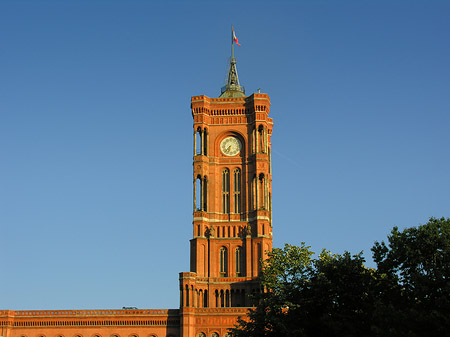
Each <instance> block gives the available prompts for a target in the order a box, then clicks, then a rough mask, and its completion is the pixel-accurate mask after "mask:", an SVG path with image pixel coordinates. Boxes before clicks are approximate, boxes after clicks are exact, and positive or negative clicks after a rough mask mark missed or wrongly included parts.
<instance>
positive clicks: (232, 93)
mask: <svg viewBox="0 0 450 337" xmlns="http://www.w3.org/2000/svg"><path fill="white" fill-rule="evenodd" d="M234 43H236V44H237V45H238V46H239V47H240V46H241V45H240V44H239V42H238V39H237V37H236V33H235V32H234V28H233V26H231V59H230V68H229V70H228V77H227V84H226V85H225V86H224V87H222V90H221V95H220V96H219V97H244V96H245V89H244V87H243V86H241V85H239V78H238V74H237V68H236V59H235V58H234Z"/></svg>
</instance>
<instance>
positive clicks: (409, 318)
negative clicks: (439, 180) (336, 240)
mask: <svg viewBox="0 0 450 337" xmlns="http://www.w3.org/2000/svg"><path fill="white" fill-rule="evenodd" d="M372 252H373V258H374V261H375V262H376V264H377V269H372V268H367V267H365V266H364V262H365V261H364V257H363V256H362V254H361V253H360V254H357V255H353V256H352V255H351V254H350V253H348V252H345V253H344V254H342V255H339V254H331V253H330V252H328V251H326V250H324V251H322V253H321V254H320V255H319V256H318V257H317V258H313V255H314V253H313V252H311V250H310V247H307V246H305V244H304V243H302V245H301V246H300V247H295V246H291V245H286V246H285V247H284V249H274V250H273V251H272V252H271V253H269V258H268V260H266V261H264V262H263V264H262V276H261V287H262V291H261V292H260V293H258V294H256V296H255V301H256V302H255V303H256V304H257V305H256V307H255V308H254V309H253V310H250V312H249V314H248V316H247V317H245V318H244V319H241V320H240V321H239V322H238V325H237V326H236V327H235V328H234V329H232V335H233V336H235V337H250V336H253V337H260V336H261V337H262V336H265V337H272V336H281V337H282V336H289V337H290V336H300V337H301V336H305V337H309V336H330V337H333V336H339V337H347V336H348V337H352V336H355V337H356V336H358V337H364V336H374V337H384V336H386V337H387V336H389V337H403V336H404V337H416V336H417V337H418V336H440V337H441V336H448V335H449V331H450V219H444V218H441V219H434V218H431V219H430V220H429V222H428V223H427V224H425V225H422V226H418V227H411V228H407V229H405V230H403V231H399V230H398V228H397V227H394V229H393V230H392V232H391V234H390V235H389V236H388V243H387V244H386V243H384V242H381V243H379V242H375V244H374V246H373V248H372Z"/></svg>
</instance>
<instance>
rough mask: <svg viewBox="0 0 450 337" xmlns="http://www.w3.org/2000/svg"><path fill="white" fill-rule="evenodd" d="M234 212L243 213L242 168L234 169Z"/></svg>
mask: <svg viewBox="0 0 450 337" xmlns="http://www.w3.org/2000/svg"><path fill="white" fill-rule="evenodd" d="M234 212H235V213H241V170H240V169H238V168H237V169H235V170H234Z"/></svg>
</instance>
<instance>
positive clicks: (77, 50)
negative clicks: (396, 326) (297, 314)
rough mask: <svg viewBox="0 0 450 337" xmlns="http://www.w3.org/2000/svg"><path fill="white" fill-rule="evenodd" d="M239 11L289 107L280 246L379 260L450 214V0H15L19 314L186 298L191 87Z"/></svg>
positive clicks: (5, 45) (208, 73)
mask: <svg viewBox="0 0 450 337" xmlns="http://www.w3.org/2000/svg"><path fill="white" fill-rule="evenodd" d="M231 24H233V25H234V26H235V29H236V34H237V36H238V38H239V42H240V43H241V45H242V47H240V48H238V49H237V50H236V56H237V59H238V71H239V78H240V81H241V84H243V85H244V86H245V87H246V90H247V94H249V95H250V94H252V93H253V92H256V90H257V89H258V88H261V90H262V92H266V93H268V94H269V95H270V97H271V101H272V109H271V116H272V117H273V119H274V123H275V125H274V133H273V137H272V149H273V223H274V246H276V247H282V246H283V245H284V243H291V244H297V245H298V244H300V243H301V242H302V241H304V242H306V243H307V244H308V245H310V246H312V249H313V250H314V251H316V252H319V251H320V250H321V249H322V248H327V249H329V250H331V251H332V252H335V253H342V252H343V251H344V250H348V251H350V252H352V253H358V252H360V251H364V255H365V256H366V258H367V259H368V260H369V261H370V259H371V253H370V247H371V246H372V245H373V242H374V241H375V240H383V239H385V238H386V236H387V235H388V233H389V231H390V229H391V228H392V227H393V226H394V225H397V226H399V227H400V228H404V227H407V226H415V225H419V224H423V223H426V222H427V220H428V218H429V217H431V216H434V217H442V216H445V217H449V216H450V173H449V172H450V132H449V126H450V66H449V60H450V43H449V41H450V33H449V32H450V2H449V1H411V0H408V1H339V2H338V1H288V2H286V1H276V2H275V1H274V2H268V1H249V2H245V1H238V2H234V1H220V2H219V1H206V0H205V1H200V2H193V1H189V2H183V1H162V0H161V1H154V2H152V1H87V0H86V1H56V0H45V1H44V0H43V1H31V0H30V1H21V0H19V1H1V2H0V31H1V34H0V158H1V159H0V227H1V228H0V242H1V252H2V265H1V276H0V309H14V310H19V309H84V308H89V309H91V308H92V309H95V308H121V307H122V306H136V307H139V308H177V307H178V299H179V293H178V273H179V272H181V271H188V270H189V239H190V238H191V237H192V228H191V226H192V224H191V222H192V117H191V113H190V108H189V107H190V97H191V96H193V95H199V94H205V95H208V96H210V97H217V96H218V95H219V93H220V87H221V86H222V85H223V84H224V80H225V75H226V66H227V59H228V58H229V56H230V26H231ZM370 263H372V262H369V264H370Z"/></svg>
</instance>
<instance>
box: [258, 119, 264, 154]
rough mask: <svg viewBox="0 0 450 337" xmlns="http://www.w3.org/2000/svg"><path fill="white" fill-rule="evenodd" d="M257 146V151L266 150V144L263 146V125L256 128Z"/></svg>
mask: <svg viewBox="0 0 450 337" xmlns="http://www.w3.org/2000/svg"><path fill="white" fill-rule="evenodd" d="M258 133H259V134H258V142H259V143H258V147H259V152H262V153H264V152H266V146H265V141H266V140H265V135H266V133H265V130H264V127H263V126H262V125H260V126H259V128H258Z"/></svg>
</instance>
